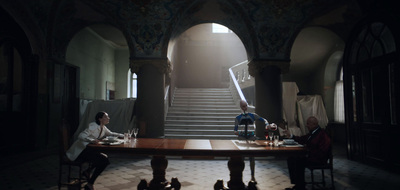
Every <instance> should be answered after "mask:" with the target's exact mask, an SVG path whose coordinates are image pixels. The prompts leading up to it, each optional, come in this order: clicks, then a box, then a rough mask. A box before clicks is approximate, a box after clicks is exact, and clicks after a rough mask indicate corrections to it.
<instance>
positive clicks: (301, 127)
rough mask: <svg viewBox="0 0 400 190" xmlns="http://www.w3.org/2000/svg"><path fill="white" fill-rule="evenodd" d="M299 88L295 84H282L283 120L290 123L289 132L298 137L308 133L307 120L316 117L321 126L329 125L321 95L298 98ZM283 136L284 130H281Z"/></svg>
mask: <svg viewBox="0 0 400 190" xmlns="http://www.w3.org/2000/svg"><path fill="white" fill-rule="evenodd" d="M297 93H299V88H298V87H297V84H296V83H295V82H283V83H282V105H283V114H282V115H283V117H284V118H283V119H285V121H286V122H287V123H288V130H289V131H290V132H291V133H292V134H293V135H296V136H302V135H305V134H307V133H308V129H307V127H306V121H307V118H308V117H310V116H315V117H316V118H317V119H318V121H319V125H320V126H321V127H322V128H325V127H326V126H327V125H328V116H327V115H326V110H325V106H324V103H323V101H322V97H321V96H320V95H306V96H298V95H297ZM280 132H281V134H283V133H282V130H281V129H280Z"/></svg>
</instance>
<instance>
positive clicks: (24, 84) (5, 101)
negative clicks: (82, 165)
mask: <svg viewBox="0 0 400 190" xmlns="http://www.w3.org/2000/svg"><path fill="white" fill-rule="evenodd" d="M0 22H1V23H2V25H3V26H4V27H1V28H0V120H1V121H2V124H1V125H2V126H3V127H2V128H1V130H2V132H3V134H8V135H4V136H3V137H2V138H1V140H0V142H1V145H0V150H2V151H3V152H9V153H14V151H21V150H23V151H26V150H30V149H32V148H34V147H35V145H36V142H35V136H34V131H35V130H36V104H37V101H36V100H37V77H36V76H37V64H35V62H34V61H33V60H34V59H33V56H32V52H31V49H30V48H31V46H30V43H29V41H28V38H27V36H26V34H25V33H24V31H23V30H22V29H21V27H20V26H19V25H18V24H17V23H16V22H15V21H14V19H13V18H12V17H11V16H10V15H8V14H7V13H6V12H5V11H4V10H2V9H0ZM10 134H18V136H19V138H20V139H21V140H19V141H15V140H13V138H15V136H14V135H10ZM45 135H46V134H42V136H43V137H44V136H45Z"/></svg>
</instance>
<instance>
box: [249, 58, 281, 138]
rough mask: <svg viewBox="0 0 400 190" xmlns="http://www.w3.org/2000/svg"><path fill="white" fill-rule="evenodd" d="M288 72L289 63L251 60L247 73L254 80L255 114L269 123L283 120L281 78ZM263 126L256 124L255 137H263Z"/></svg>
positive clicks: (259, 123)
mask: <svg viewBox="0 0 400 190" xmlns="http://www.w3.org/2000/svg"><path fill="white" fill-rule="evenodd" d="M288 71H289V61H278V60H259V59H257V60H252V61H250V62H249V73H250V75H251V76H253V77H254V79H255V99H256V105H255V108H256V113H257V114H258V115H260V116H262V117H264V118H265V119H267V120H268V121H269V122H270V123H271V122H276V121H278V120H279V119H282V118H283V115H282V113H283V108H282V77H281V74H282V73H285V72H288ZM264 130H265V128H264V124H263V123H261V122H257V128H256V136H257V137H260V138H262V137H263V136H264Z"/></svg>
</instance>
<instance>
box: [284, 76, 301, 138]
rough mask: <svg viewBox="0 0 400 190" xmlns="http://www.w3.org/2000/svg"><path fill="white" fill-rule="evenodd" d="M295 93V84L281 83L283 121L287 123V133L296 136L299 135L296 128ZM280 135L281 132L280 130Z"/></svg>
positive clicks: (298, 129)
mask: <svg viewBox="0 0 400 190" xmlns="http://www.w3.org/2000/svg"><path fill="white" fill-rule="evenodd" d="M297 93H299V88H298V87H297V84H296V83H295V82H283V83H282V106H283V114H282V115H283V117H284V118H283V119H284V120H285V121H286V122H287V126H288V129H289V131H290V132H291V133H292V134H293V135H296V136H300V135H301V131H300V128H299V127H298V126H297V122H296V121H297V110H296V107H297V106H296V102H297ZM280 133H281V135H283V132H282V131H281V130H280Z"/></svg>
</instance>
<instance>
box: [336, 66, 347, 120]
mask: <svg viewBox="0 0 400 190" xmlns="http://www.w3.org/2000/svg"><path fill="white" fill-rule="evenodd" d="M334 120H335V122H337V123H344V122H345V115H344V95H343V68H342V69H341V71H340V78H339V80H338V81H336V85H335V94H334Z"/></svg>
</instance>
